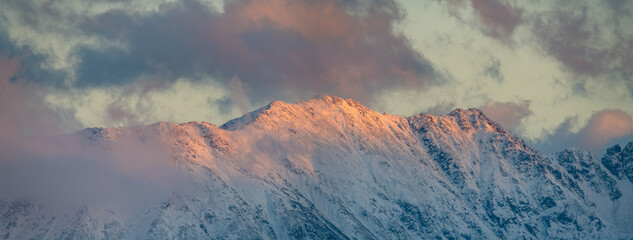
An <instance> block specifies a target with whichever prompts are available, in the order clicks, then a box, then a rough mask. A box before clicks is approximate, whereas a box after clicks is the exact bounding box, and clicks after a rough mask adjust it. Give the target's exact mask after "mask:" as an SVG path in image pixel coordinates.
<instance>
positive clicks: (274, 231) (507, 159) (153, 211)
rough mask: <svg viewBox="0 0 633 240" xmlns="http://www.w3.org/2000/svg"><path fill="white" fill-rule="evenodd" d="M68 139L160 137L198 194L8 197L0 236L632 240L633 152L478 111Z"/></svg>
mask: <svg viewBox="0 0 633 240" xmlns="http://www.w3.org/2000/svg"><path fill="white" fill-rule="evenodd" d="M73 136H76V137H78V138H79V139H81V144H83V145H86V146H93V147H96V148H99V149H103V150H104V151H106V152H117V151H120V150H119V149H125V146H128V145H129V144H130V141H131V140H134V141H136V142H142V143H144V144H145V143H147V142H148V141H150V140H151V139H158V140H160V141H159V142H160V143H161V144H162V145H161V146H164V148H168V149H171V151H169V152H168V154H167V158H168V159H169V160H170V161H169V162H170V164H171V165H174V166H176V167H177V169H179V170H178V171H179V172H182V173H184V174H185V175H186V176H187V178H188V179H190V180H191V181H192V184H190V186H191V188H192V190H190V191H187V192H181V193H177V194H172V195H169V196H167V197H164V198H163V199H158V200H157V201H156V202H154V203H152V204H142V205H140V206H135V207H134V208H132V209H131V210H129V209H128V210H127V211H121V210H120V209H118V210H117V209H114V210H113V209H111V208H108V206H104V205H98V204H91V203H86V204H83V205H75V206H71V207H68V206H66V207H59V206H49V205H47V204H46V203H40V202H37V201H36V200H24V199H22V200H6V201H0V216H2V221H0V222H1V223H2V225H1V226H0V236H4V238H38V237H42V236H45V238H152V239H155V238H156V239H173V238H214V239H215V238H219V239H225V238H232V239H233V238H243V239H426V238H440V239H461V238H463V239H498V238H499V239H507V238H511V239H517V238H527V239H550V238H564V239H578V238H594V239H605V238H606V239H630V238H631V237H633V231H632V230H631V228H630V226H631V224H633V211H632V210H633V209H632V207H633V206H632V205H631V204H630V203H631V202H632V201H633V182H631V181H630V179H632V177H630V176H629V175H628V173H629V172H630V171H629V170H630V165H631V164H629V163H631V162H632V160H631V154H628V153H629V152H630V151H629V150H630V149H631V147H629V145H631V146H633V143H629V145H627V147H626V148H625V149H624V150H622V149H621V148H620V147H619V146H618V147H617V148H615V147H614V148H613V149H610V150H609V152H608V154H607V155H605V156H604V157H603V158H602V159H598V158H595V157H593V156H592V155H591V154H590V153H589V152H587V151H584V150H581V149H565V150H563V151H561V152H558V153H554V154H550V155H544V154H542V153H540V152H538V151H536V150H534V149H533V148H532V147H530V146H528V145H527V144H526V143H525V142H524V141H523V140H521V139H520V138H519V137H517V136H515V135H513V134H512V133H511V132H509V131H506V130H504V129H503V127H502V126H500V125H499V124H498V123H495V122H494V121H492V120H490V119H489V118H488V117H486V116H485V115H484V114H483V113H482V112H481V111H479V110H477V109H468V110H462V109H457V110H454V111H452V112H451V113H450V114H448V115H441V116H436V115H429V114H423V113H422V114H418V115H414V116H411V117H408V118H405V117H402V116H395V115H389V114H380V113H377V112H375V111H373V110H371V109H369V108H367V107H365V106H362V105H361V104H359V103H358V102H356V101H354V100H351V99H342V98H338V97H335V96H328V95H323V96H318V97H316V98H314V99H312V100H308V101H304V102H299V103H295V104H289V103H284V102H280V101H274V102H272V103H270V104H268V105H266V106H264V107H262V108H260V109H258V110H255V111H253V112H250V113H247V114H245V115H244V116H242V117H240V118H236V119H233V120H230V121H228V122H227V123H225V124H223V125H222V126H220V127H217V126H215V125H212V124H209V123H200V122H189V123H182V124H167V123H161V124H154V125H150V126H143V127H133V128H131V127H130V128H116V129H87V130H83V131H80V132H78V133H75V134H74V135H73ZM121 143H124V145H121ZM134 153H135V154H136V152H134ZM117 156H119V155H117ZM134 156H135V158H130V159H127V158H126V159H125V160H127V161H135V159H136V158H137V157H138V156H139V155H134ZM152 159H153V158H152ZM150 163H151V162H150ZM123 212H127V213H128V215H133V216H128V215H126V214H124V213H123ZM129 212H133V213H134V214H130V213H129ZM53 221H54V222H55V224H53V223H52V222H53Z"/></svg>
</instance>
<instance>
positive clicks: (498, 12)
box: [471, 0, 522, 39]
mask: <svg viewBox="0 0 633 240" xmlns="http://www.w3.org/2000/svg"><path fill="white" fill-rule="evenodd" d="M471 4H472V6H473V9H474V10H475V12H476V13H477V15H478V16H479V18H480V19H481V22H482V24H483V26H484V31H485V32H486V33H488V34H489V35H490V36H492V37H494V38H497V39H508V38H510V37H511V35H512V33H514V29H515V28H516V27H517V25H518V24H519V23H520V22H521V13H522V11H521V10H520V9H518V8H514V7H512V6H511V5H510V4H509V3H507V2H502V1H498V0H471Z"/></svg>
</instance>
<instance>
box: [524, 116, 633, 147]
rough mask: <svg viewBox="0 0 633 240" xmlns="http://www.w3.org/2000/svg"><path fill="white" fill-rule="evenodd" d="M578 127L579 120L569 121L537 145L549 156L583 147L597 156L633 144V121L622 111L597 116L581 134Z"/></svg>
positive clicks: (548, 134) (536, 143)
mask: <svg viewBox="0 0 633 240" xmlns="http://www.w3.org/2000/svg"><path fill="white" fill-rule="evenodd" d="M577 125H578V118H577V117H569V118H567V119H565V121H563V122H562V123H561V124H560V125H559V126H558V127H556V129H554V130H553V131H552V132H550V133H547V136H546V137H545V138H543V139H544V140H541V141H536V142H535V143H534V145H535V146H537V148H539V149H541V150H543V151H545V152H553V151H560V150H561V149H563V148H566V147H581V148H585V149H588V150H590V151H591V152H592V153H593V154H596V155H599V154H603V152H602V151H604V149H606V147H609V146H611V145H613V144H615V143H623V142H624V143H626V141H633V120H632V118H631V116H630V115H629V114H627V113H626V112H624V111H622V110H620V109H605V110H602V111H599V112H596V113H594V114H593V115H592V116H591V118H590V119H589V121H588V122H587V124H586V125H584V126H582V127H581V129H580V130H578V131H574V130H573V129H574V128H575V127H576V126H577Z"/></svg>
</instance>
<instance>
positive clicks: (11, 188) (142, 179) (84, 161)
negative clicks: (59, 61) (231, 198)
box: [0, 55, 189, 208]
mask: <svg viewBox="0 0 633 240" xmlns="http://www.w3.org/2000/svg"><path fill="white" fill-rule="evenodd" d="M22 62H23V60H22V59H19V58H12V57H7V56H2V55H0V112H1V113H2V114H0V126H2V128H3V130H2V131H0V200H16V199H25V198H26V199H31V200H35V201H37V202H40V203H45V204H54V205H59V204H62V205H68V206H73V205H75V204H105V205H110V206H111V207H115V208H117V207H125V206H130V205H129V204H144V203H147V202H155V201H161V200H164V199H166V198H167V197H169V195H170V194H171V193H173V192H176V191H179V189H187V188H186V187H187V185H188V183H189V181H188V180H187V178H186V177H185V176H183V175H182V174H181V173H180V172H179V171H178V169H177V166H176V165H175V164H172V163H171V162H170V161H171V159H172V158H171V155H172V153H171V152H170V151H169V149H170V148H169V147H168V146H166V145H165V142H164V140H165V139H164V138H161V136H158V135H156V133H155V132H152V131H145V132H140V133H139V135H135V134H122V136H120V137H119V138H118V140H117V141H114V142H112V143H111V144H110V145H109V148H107V149H106V148H102V147H101V146H95V145H91V144H90V143H89V142H88V141H86V139H87V136H85V135H81V134H74V135H67V134H66V135H65V134H63V133H64V132H65V131H66V129H67V128H68V125H72V127H75V126H76V125H77V124H78V123H77V122H76V121H75V120H74V118H73V114H72V112H65V111H56V110H54V109H51V108H50V107H49V106H48V105H47V102H46V101H45V99H44V96H45V93H46V90H47V88H43V87H41V86H40V85H39V84H37V83H34V82H29V81H25V80H24V79H21V78H18V77H17V76H20V75H19V74H20V73H21V71H22V68H23V66H22V65H21V63H22ZM150 130H151V129H150ZM90 131H91V130H85V131H84V132H83V134H86V133H88V132H90ZM152 134H154V135H152ZM167 135H168V134H167ZM141 137H144V138H145V140H143V141H141ZM167 139H169V136H167Z"/></svg>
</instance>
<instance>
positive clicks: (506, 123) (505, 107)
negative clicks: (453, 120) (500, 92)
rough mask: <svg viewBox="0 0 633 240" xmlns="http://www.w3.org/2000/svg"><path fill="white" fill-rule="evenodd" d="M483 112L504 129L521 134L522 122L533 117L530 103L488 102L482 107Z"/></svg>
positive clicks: (525, 101)
mask: <svg viewBox="0 0 633 240" xmlns="http://www.w3.org/2000/svg"><path fill="white" fill-rule="evenodd" d="M480 109H481V111H482V112H484V114H486V116H488V117H489V118H490V119H492V120H493V121H495V122H498V123H499V124H501V126H503V127H504V128H507V129H510V130H512V131H514V132H520V131H521V130H522V129H521V128H520V125H521V121H522V120H523V119H525V118H526V117H528V116H530V115H532V111H531V110H530V101H527V100H524V101H521V102H518V103H515V102H487V103H486V104H484V105H483V106H481V108H480Z"/></svg>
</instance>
